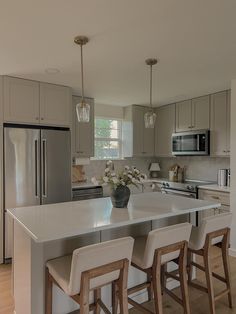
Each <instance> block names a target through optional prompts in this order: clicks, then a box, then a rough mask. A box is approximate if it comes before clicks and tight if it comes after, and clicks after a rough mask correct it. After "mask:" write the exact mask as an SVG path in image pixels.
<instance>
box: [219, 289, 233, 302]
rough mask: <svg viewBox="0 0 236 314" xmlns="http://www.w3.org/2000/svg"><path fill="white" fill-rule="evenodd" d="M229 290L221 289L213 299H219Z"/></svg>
mask: <svg viewBox="0 0 236 314" xmlns="http://www.w3.org/2000/svg"><path fill="white" fill-rule="evenodd" d="M229 292H230V290H229V289H225V290H223V291H222V292H220V293H218V294H217V295H216V296H215V301H217V300H219V299H220V298H221V297H223V296H224V295H226V294H228V293H229Z"/></svg>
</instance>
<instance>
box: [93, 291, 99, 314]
mask: <svg viewBox="0 0 236 314" xmlns="http://www.w3.org/2000/svg"><path fill="white" fill-rule="evenodd" d="M100 299H101V288H98V289H96V290H94V303H95V305H96V307H95V310H94V314H100V313H101V308H100V305H99V304H98V300H100Z"/></svg>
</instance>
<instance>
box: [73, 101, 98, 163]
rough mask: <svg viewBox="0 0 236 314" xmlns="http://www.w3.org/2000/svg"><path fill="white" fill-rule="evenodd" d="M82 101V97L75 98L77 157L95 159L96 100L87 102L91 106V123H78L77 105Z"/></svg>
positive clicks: (74, 117)
mask: <svg viewBox="0 0 236 314" xmlns="http://www.w3.org/2000/svg"><path fill="white" fill-rule="evenodd" d="M80 101H81V98H80V97H76V96H74V97H73V119H74V128H73V132H74V136H73V139H74V141H75V155H76V156H77V157H93V156H94V100H93V99H92V98H86V102H88V103H89V104H90V120H89V122H88V123H87V122H78V119H77V114H76V104H78V103H79V102H80Z"/></svg>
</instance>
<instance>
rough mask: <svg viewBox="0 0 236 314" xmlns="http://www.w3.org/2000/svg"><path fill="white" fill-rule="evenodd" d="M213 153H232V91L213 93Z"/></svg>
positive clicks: (226, 154) (227, 154) (214, 154)
mask: <svg viewBox="0 0 236 314" xmlns="http://www.w3.org/2000/svg"><path fill="white" fill-rule="evenodd" d="M210 130H211V155H213V156H229V155H230V92H229V91H223V92H220V93H216V94H213V95H211V127H210Z"/></svg>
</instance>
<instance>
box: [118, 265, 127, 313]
mask: <svg viewBox="0 0 236 314" xmlns="http://www.w3.org/2000/svg"><path fill="white" fill-rule="evenodd" d="M128 268H129V262H128V260H126V261H124V266H123V269H121V270H120V277H119V279H118V289H119V290H118V294H119V300H120V314H128V312H129V310H128V290H127V282H128Z"/></svg>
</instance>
